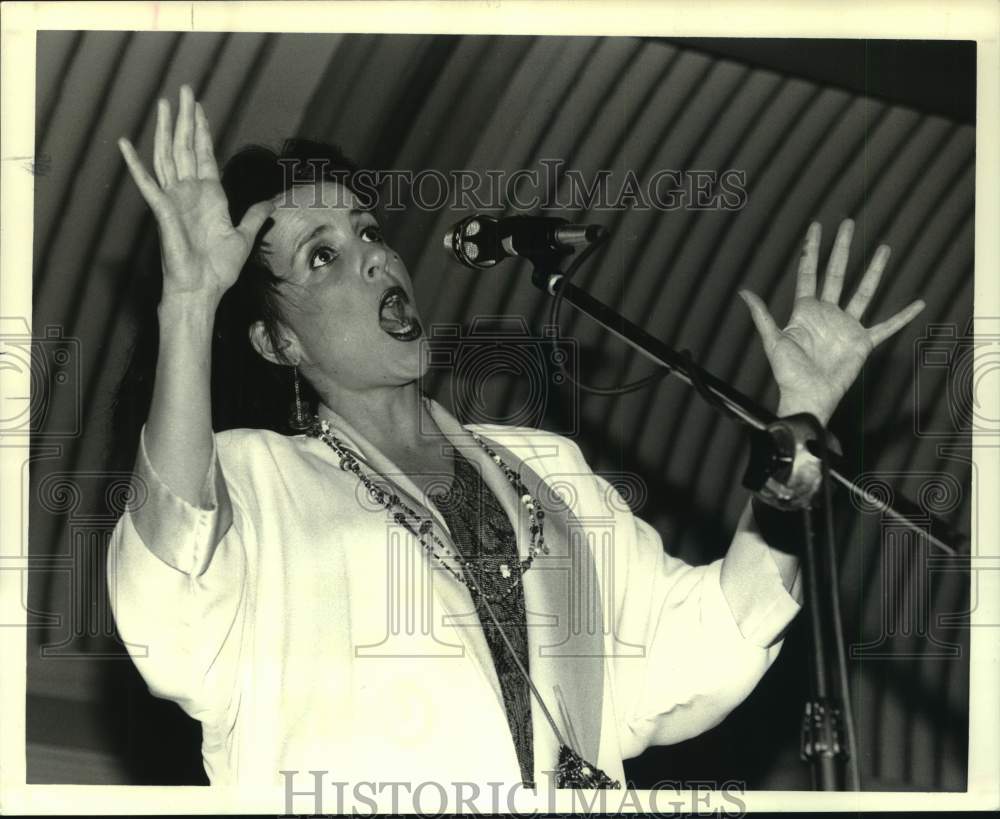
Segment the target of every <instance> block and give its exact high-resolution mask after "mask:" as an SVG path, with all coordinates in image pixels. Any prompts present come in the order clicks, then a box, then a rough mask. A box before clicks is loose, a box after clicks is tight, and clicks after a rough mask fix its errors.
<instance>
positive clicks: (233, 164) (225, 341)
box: [113, 138, 358, 469]
mask: <svg viewBox="0 0 1000 819" xmlns="http://www.w3.org/2000/svg"><path fill="white" fill-rule="evenodd" d="M357 171H358V168H357V166H356V165H355V164H354V163H353V162H352V161H351V160H350V159H348V158H347V157H346V156H345V155H344V154H343V153H342V152H341V150H340V149H339V148H338V147H337V146H335V145H332V144H329V143H324V142H316V141H313V140H309V139H301V138H296V139H289V140H286V141H285V143H284V144H283V145H282V147H281V150H280V151H274V150H272V149H270V148H266V147H263V146H260V145H249V146H247V147H245V148H243V149H241V150H240V151H238V152H237V153H236V154H235V155H234V156H233V157H232V158H231V159H230V160H229V161H228V162H227V163H226V165H225V167H224V169H223V171H222V180H221V181H222V187H223V190H224V191H225V192H226V197H227V199H228V202H229V213H230V217H231V218H232V221H233V224H234V225H238V224H239V223H240V221H241V220H242V219H243V216H244V214H245V213H246V212H247V210H248V209H249V208H250V206H251V205H253V204H255V203H257V202H261V201H265V200H268V199H271V198H273V197H275V196H278V195H279V194H281V193H283V192H284V191H287V190H289V189H290V188H292V187H294V186H296V185H306V184H311V183H316V182H319V181H321V180H322V179H331V180H334V181H337V182H340V183H341V184H343V185H346V186H347V187H348V188H350V189H354V178H355V175H356V173H357ZM355 193H357V191H356V190H355ZM271 224H272V222H271V220H270V219H269V220H268V221H266V222H265V223H264V225H263V227H262V228H261V230H260V233H258V236H257V241H256V242H255V243H254V248H253V250H252V251H251V253H250V256H249V258H248V259H247V261H246V263H245V264H244V265H243V269H242V270H241V271H240V275H239V278H238V279H237V281H236V283H235V284H234V285H233V286H232V287H231V288H230V289H229V291H228V292H227V293H226V294H225V295H224V296H223V298H222V301H221V302H220V304H219V309H218V312H217V313H216V317H215V332H214V337H213V341H212V426H213V428H214V429H215V431H216V432H220V431H222V430H225V429H233V428H237V427H253V428H258V429H270V430H273V431H275V432H280V433H284V434H288V433H290V432H291V431H292V430H291V429H290V427H289V424H288V421H289V417H290V411H291V408H292V406H293V399H294V393H293V375H292V367H291V366H282V365H279V364H273V363H271V362H269V361H267V360H266V359H264V358H263V357H262V356H261V355H260V354H259V353H258V352H257V351H256V350H255V349H254V348H253V345H252V344H251V342H250V337H249V330H250V327H251V326H252V325H253V324H254V323H255V322H257V321H263V322H264V325H265V327H266V329H267V333H268V335H269V336H270V340H271V342H272V345H273V347H274V349H276V350H278V349H280V348H281V343H280V339H281V337H280V330H279V323H280V321H281V317H282V310H281V301H282V296H281V294H280V293H279V292H278V289H277V286H278V283H279V282H280V279H279V278H278V277H277V276H276V275H275V274H274V272H273V271H272V270H271V267H270V265H269V264H268V262H267V259H266V257H265V255H264V254H263V253H262V252H261V238H262V236H263V235H265V234H266V233H267V230H268V228H269V227H270V226H271ZM155 280H156V281H157V282H159V283H162V278H161V277H156V279H155ZM146 301H147V302H148V304H147V307H146V310H147V311H148V312H149V313H150V315H149V316H148V319H147V318H146V317H145V316H143V317H140V320H139V331H138V334H137V336H136V341H135V344H134V346H133V349H132V354H131V357H130V360H129V364H128V366H127V368H126V371H125V375H124V377H123V378H122V380H121V382H120V384H119V387H118V392H117V395H116V397H115V402H114V411H113V423H114V435H115V441H116V452H115V453H114V461H115V464H116V465H117V466H119V467H121V468H126V469H127V468H130V466H131V463H132V461H133V460H134V457H135V450H136V448H137V446H138V438H139V430H140V429H141V428H142V424H144V423H145V420H146V417H147V416H148V414H149V407H150V402H151V400H152V389H153V376H154V372H155V368H156V354H157V346H158V339H159V324H158V321H157V318H156V311H155V308H152V307H151V305H155V304H156V303H157V302H158V301H159V291H158V292H157V294H156V298H155V299H153V298H150V299H146ZM299 382H300V385H301V390H302V399H303V402H305V404H306V411H307V412H308V411H311V408H312V407H314V405H315V400H316V395H315V393H314V392H313V390H312V388H311V387H310V385H309V384H308V382H306V381H305V379H302V378H301V377H300V379H299Z"/></svg>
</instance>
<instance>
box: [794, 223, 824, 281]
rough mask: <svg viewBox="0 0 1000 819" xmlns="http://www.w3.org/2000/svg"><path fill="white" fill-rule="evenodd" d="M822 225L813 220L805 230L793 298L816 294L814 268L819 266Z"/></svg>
mask: <svg viewBox="0 0 1000 819" xmlns="http://www.w3.org/2000/svg"><path fill="white" fill-rule="evenodd" d="M822 232H823V227H822V225H820V223H819V222H813V223H812V224H811V225H809V230H807V231H806V242H805V245H803V248H802V257H801V258H800V259H799V273H798V278H797V279H796V281H795V298H797V299H802V298H809V297H814V296H815V295H816V269H817V267H818V266H819V239H820V236H821V234H822Z"/></svg>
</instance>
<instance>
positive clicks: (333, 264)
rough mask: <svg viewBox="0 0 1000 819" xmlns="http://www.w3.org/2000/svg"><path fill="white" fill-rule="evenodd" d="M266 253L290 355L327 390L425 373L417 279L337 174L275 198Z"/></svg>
mask: <svg viewBox="0 0 1000 819" xmlns="http://www.w3.org/2000/svg"><path fill="white" fill-rule="evenodd" d="M275 202H276V203H277V205H278V207H277V208H276V209H275V211H274V212H273V213H272V215H271V218H272V219H273V220H274V225H273V226H272V227H271V228H270V230H268V232H267V234H266V235H265V239H264V244H263V246H262V251H263V253H264V255H265V256H266V258H267V260H268V262H269V264H270V265H271V269H272V270H273V271H274V273H275V275H277V276H278V277H279V278H281V279H282V282H281V284H280V285H279V286H278V289H279V291H280V293H281V295H282V297H283V300H282V306H281V309H282V314H283V316H284V325H285V327H286V328H287V330H288V331H290V332H288V333H286V336H287V337H288V341H289V345H288V347H287V348H286V350H285V354H286V356H287V358H288V360H289V361H291V362H292V363H298V366H299V369H300V370H301V371H302V373H303V374H304V375H305V376H306V377H307V378H308V379H309V380H310V382H311V383H312V384H313V385H314V386H315V387H316V388H317V389H318V390H319V391H320V392H321V394H322V393H323V391H324V390H325V389H337V388H341V389H344V388H346V389H351V390H363V389H365V388H369V387H378V386H386V385H393V384H405V383H408V382H410V381H413V380H414V379H416V378H418V377H419V376H420V375H422V374H423V371H424V369H426V366H425V365H423V366H422V359H424V358H425V357H424V356H421V354H420V342H419V339H420V337H421V336H422V334H423V328H422V326H421V324H420V317H419V315H418V313H417V309H416V305H415V303H414V297H413V283H412V282H411V281H410V274H409V273H408V272H407V270H406V266H405V265H404V264H403V261H402V259H400V258H399V256H398V255H397V254H396V253H395V252H394V251H393V250H392V249H391V248H390V247H389V246H388V245H386V243H385V241H384V240H383V237H382V232H381V229H380V228H379V226H378V222H377V221H376V219H375V217H374V216H373V215H372V214H370V213H367V212H365V211H363V210H361V208H360V206H359V205H358V202H357V199H356V197H355V196H354V194H353V193H352V192H351V191H350V190H348V189H347V188H346V187H344V186H341V185H339V184H338V183H336V182H331V181H324V182H323V183H322V186H321V187H319V186H316V185H312V184H310V185H307V186H300V187H295V188H292V189H291V190H290V191H288V192H287V193H283V194H281V195H279V196H278V197H275Z"/></svg>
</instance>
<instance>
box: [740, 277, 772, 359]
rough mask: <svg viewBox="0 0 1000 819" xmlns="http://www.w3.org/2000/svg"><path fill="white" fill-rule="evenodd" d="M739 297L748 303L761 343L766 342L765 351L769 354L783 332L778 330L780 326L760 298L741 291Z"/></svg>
mask: <svg viewBox="0 0 1000 819" xmlns="http://www.w3.org/2000/svg"><path fill="white" fill-rule="evenodd" d="M739 296H740V298H741V299H743V301H744V302H746V305H747V307H749V308H750V318H752V319H753V323H754V326H755V327H756V328H757V332H758V333H759V334H760V338H761V341H763V342H764V351H765V352H767V351H768V350H770V349H771V347H772V346H774V342H775V341H776V340H777V337H778V336H779V335H780V333H781V331H780V330H779V329H778V325H776V324H775V323H774V319H773V318H771V313H770V311H768V309H767V306H766V305H765V304H764V302H763V301H761V298H760V296H758V295H757V294H756V293H753V292H751V291H750V290H740V291H739Z"/></svg>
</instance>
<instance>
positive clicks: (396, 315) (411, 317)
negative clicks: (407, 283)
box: [378, 285, 424, 341]
mask: <svg viewBox="0 0 1000 819" xmlns="http://www.w3.org/2000/svg"><path fill="white" fill-rule="evenodd" d="M378 323H379V326H380V327H381V328H382V330H383V332H385V333H386V334H387V335H390V336H392V337H393V338H394V339H396V340H397V341H413V340H415V339H418V338H420V336H422V335H423V334H424V328H423V327H421V326H420V319H418V318H417V314H416V311H415V310H414V309H413V306H412V305H411V304H410V297H409V296H407V295H406V291H405V290H404V289H403V288H402V287H400V286H399V285H396V286H394V287H390V288H389V289H388V290H386V291H385V292H384V293H383V294H382V298H381V299H380V300H379V303H378Z"/></svg>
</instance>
